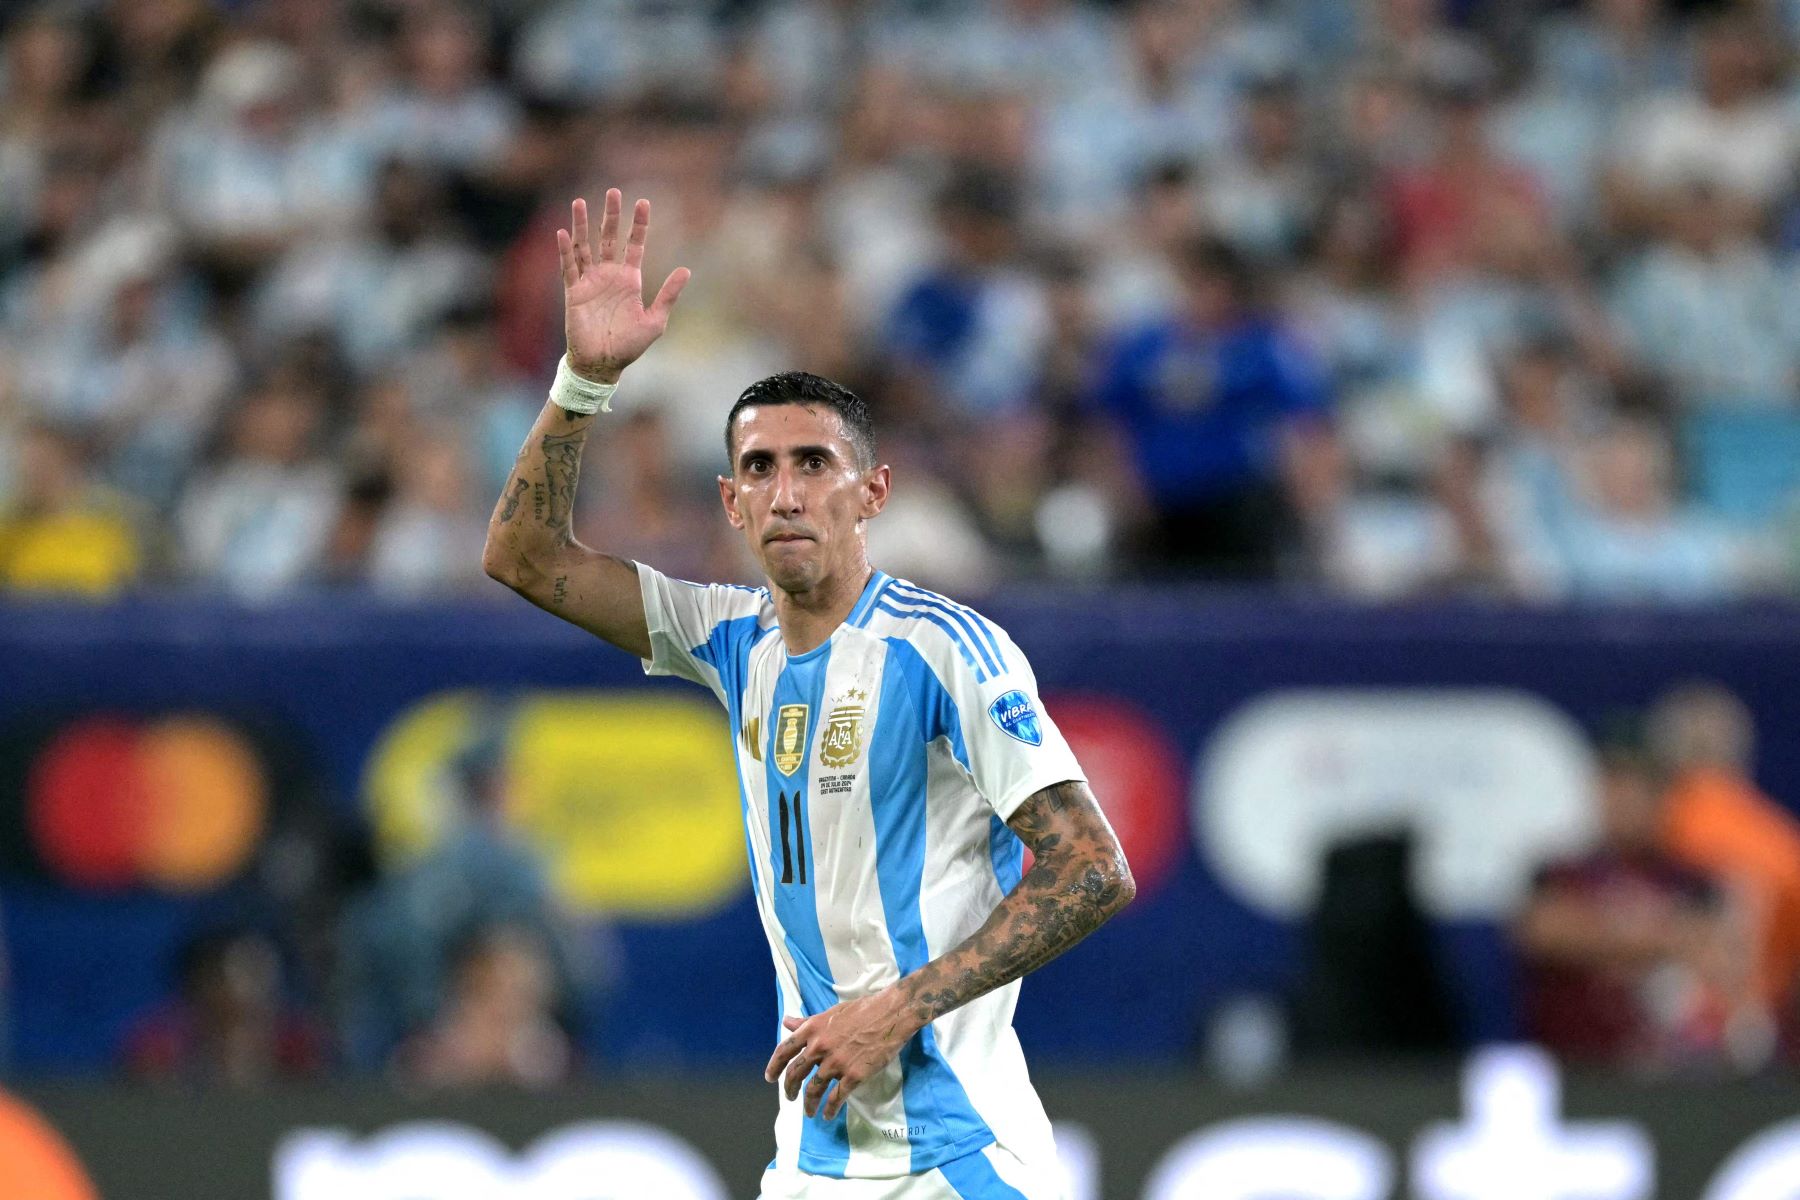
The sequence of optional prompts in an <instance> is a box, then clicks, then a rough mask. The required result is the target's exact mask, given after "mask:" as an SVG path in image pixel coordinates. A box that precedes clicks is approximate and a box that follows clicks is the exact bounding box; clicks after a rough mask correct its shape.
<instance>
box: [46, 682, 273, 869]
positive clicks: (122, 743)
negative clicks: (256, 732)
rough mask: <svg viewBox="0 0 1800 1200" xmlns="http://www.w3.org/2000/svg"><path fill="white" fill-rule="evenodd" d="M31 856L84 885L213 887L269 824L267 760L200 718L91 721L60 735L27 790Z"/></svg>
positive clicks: (240, 862) (236, 736)
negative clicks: (32, 848) (36, 856)
mask: <svg viewBox="0 0 1800 1200" xmlns="http://www.w3.org/2000/svg"><path fill="white" fill-rule="evenodd" d="M25 803H26V813H25V817H26V824H27V826H28V828H29V831H30V836H31V840H32V844H33V847H34V848H35V850H36V851H37V854H38V857H39V858H40V859H41V860H42V861H43V862H44V864H45V865H46V866H48V867H49V868H50V870H51V871H52V872H53V873H54V874H55V875H57V876H58V877H60V878H62V879H63V880H64V881H65V882H68V883H71V884H75V885H77V886H83V887H93V888H122V887H130V886H134V885H148V886H152V887H159V888H163V889H166V890H170V891H199V890H204V889H207V888H211V887H214V886H216V885H218V884H219V883H221V882H223V881H225V880H227V879H229V878H231V877H232V876H233V875H235V874H237V873H238V872H239V871H240V870H242V869H243V867H244V865H245V864H246V863H247V862H248V861H249V859H250V856H251V854H252V853H253V852H254V851H255V848H256V845H257V843H258V842H259V841H260V840H261V838H262V834H263V830H264V828H265V826H266V824H267V821H268V812H269V787H268V780H267V777H266V773H265V771H264V768H263V764H262V760H261V758H260V757H259V756H258V754H257V753H256V751H255V750H254V749H253V748H252V747H251V746H250V745H249V744H248V743H247V742H246V741H245V740H244V738H243V737H242V736H241V735H240V734H239V733H237V732H236V731H235V730H233V729H232V728H230V727H229V726H227V725H224V724H222V723H220V722H219V721H216V720H213V719H211V718H207V717H201V716H177V717H168V718H164V719H161V720H153V721H136V720H129V719H122V718H116V717H91V718H87V719H84V720H81V721H78V722H77V723H75V724H73V725H70V726H68V727H66V728H64V729H63V730H61V731H59V732H58V733H57V734H56V736H55V737H54V738H52V739H51V740H50V741H49V743H48V744H47V745H45V746H44V748H43V750H42V751H41V752H40V753H39V754H38V755H37V756H36V759H35V761H34V762H33V764H32V766H31V769H30V772H29V774H28V776H27V779H26V786H25Z"/></svg>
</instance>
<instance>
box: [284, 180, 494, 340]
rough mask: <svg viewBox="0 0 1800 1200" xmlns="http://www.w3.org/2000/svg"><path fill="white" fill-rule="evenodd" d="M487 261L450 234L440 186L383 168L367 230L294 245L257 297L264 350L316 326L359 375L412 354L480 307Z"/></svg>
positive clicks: (435, 182)
mask: <svg viewBox="0 0 1800 1200" xmlns="http://www.w3.org/2000/svg"><path fill="white" fill-rule="evenodd" d="M487 275H488V269H487V265H486V263H485V261H484V260H483V259H482V258H481V257H480V256H479V255H478V254H477V253H476V252H475V250H474V249H473V247H471V246H470V245H469V244H468V242H467V240H466V239H465V238H463V237H462V236H461V235H460V234H459V233H458V232H456V231H454V230H453V229H451V228H448V220H447V217H446V206H445V201H444V195H443V188H442V181H441V180H440V179H439V178H438V177H437V176H435V175H433V174H431V173H430V172H429V171H428V170H426V169H423V168H420V167H416V166H412V165H410V164H407V163H405V162H402V161H400V160H398V159H391V160H389V161H388V162H387V163H385V164H384V165H383V166H382V168H381V170H380V173H379V176H378V179H377V182H376V187H375V203H374V211H373V212H372V213H371V215H370V221H369V224H368V227H367V228H365V229H358V230H356V231H353V232H351V233H349V234H348V235H345V236H341V237H332V238H327V239H322V240H306V241H302V242H299V243H298V244H296V245H295V246H294V247H293V249H292V250H290V251H289V252H288V253H287V254H286V255H284V256H283V257H282V258H281V260H280V261H279V262H278V263H277V264H276V266H275V267H274V268H273V269H272V270H271V271H270V272H269V273H268V275H267V277H266V279H264V280H263V282H262V283H261V284H260V285H259V287H258V294H257V295H256V297H255V299H254V305H255V312H256V325H257V329H258V331H259V333H260V334H261V336H262V338H263V339H264V340H265V342H266V343H268V344H274V345H279V344H281V343H282V342H284V341H286V340H287V339H289V338H293V337H296V336H299V335H302V334H307V333H312V332H314V331H316V330H322V331H325V332H327V333H329V334H330V335H331V337H332V338H333V339H334V341H335V344H336V345H337V347H338V348H339V349H340V350H341V352H342V353H343V355H344V356H345V358H346V359H347V360H348V361H349V363H350V364H351V366H352V367H354V368H355V369H356V370H357V371H359V372H361V373H364V374H368V373H371V372H373V371H374V370H376V368H378V367H379V366H380V365H381V364H382V363H384V362H388V361H392V360H393V359H395V358H397V357H400V356H403V355H405V354H407V353H409V352H411V351H413V350H415V349H417V348H418V347H419V346H420V345H421V344H423V342H424V340H425V339H426V338H427V337H428V336H429V334H430V333H431V331H432V330H433V328H434V327H435V326H436V324H437V322H438V321H439V320H441V319H442V318H443V317H444V316H445V315H446V314H448V313H449V312H450V311H451V310H453V309H455V308H456V307H458V306H459V305H464V304H468V303H470V302H471V301H478V300H479V299H481V297H482V295H483V289H484V288H485V287H486V286H487V284H488V280H487Z"/></svg>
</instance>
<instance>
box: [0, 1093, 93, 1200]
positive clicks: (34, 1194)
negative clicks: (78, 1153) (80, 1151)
mask: <svg viewBox="0 0 1800 1200" xmlns="http://www.w3.org/2000/svg"><path fill="white" fill-rule="evenodd" d="M99 1195H100V1193H99V1192H98V1191H96V1190H95V1188H94V1185H93V1184H92V1183H91V1182H90V1181H89V1180H88V1177H87V1173H86V1172H85V1171H83V1170H82V1169H81V1163H80V1161H79V1160H78V1159H77V1158H76V1157H75V1153H74V1151H72V1150H70V1149H69V1146H68V1143H66V1142H64V1141H63V1140H62V1138H61V1137H59V1136H58V1135H57V1133H56V1130H54V1129H52V1128H50V1125H49V1122H47V1121H45V1120H44V1119H43V1118H42V1117H40V1116H39V1115H38V1114H37V1113H36V1112H34V1111H32V1110H31V1109H30V1108H27V1107H26V1106H25V1105H24V1104H23V1103H22V1102H20V1101H19V1100H16V1099H14V1098H13V1097H11V1096H8V1095H7V1094H6V1093H5V1092H0V1196H16V1197H19V1198H20V1200H27V1198H29V1200H99Z"/></svg>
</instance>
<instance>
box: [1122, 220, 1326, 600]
mask: <svg viewBox="0 0 1800 1200" xmlns="http://www.w3.org/2000/svg"><path fill="white" fill-rule="evenodd" d="M1180 269H1181V274H1182V287H1183V295H1182V298H1181V303H1180V305H1179V306H1178V307H1177V308H1175V309H1174V311H1171V312H1169V313H1168V314H1166V315H1165V316H1164V317H1163V318H1162V319H1160V320H1158V321H1156V322H1154V323H1152V324H1150V325H1148V326H1146V327H1143V328H1140V329H1136V330H1133V331H1131V332H1129V333H1127V334H1125V335H1124V337H1123V338H1122V339H1121V341H1120V342H1119V344H1118V345H1117V347H1116V348H1115V349H1114V350H1113V351H1112V353H1111V355H1110V358H1109V361H1108V362H1107V364H1106V366H1105V369H1104V371H1103V374H1102V376H1101V379H1100V382H1099V385H1098V390H1097V392H1096V395H1095V401H1096V404H1097V407H1098V408H1099V409H1100V411H1102V412H1103V413H1104V414H1105V415H1106V416H1107V417H1108V418H1110V419H1111V420H1112V421H1113V422H1114V423H1115V424H1116V425H1117V427H1118V429H1119V430H1120V432H1121V434H1122V436H1123V437H1124V439H1125V441H1126V442H1127V443H1128V444H1129V445H1130V447H1131V451H1132V457H1133V459H1134V461H1135V463H1136V466H1137V470H1138V473H1139V475H1140V477H1141V478H1142V481H1143V487H1144V490H1145V492H1146V493H1147V495H1148V496H1149V499H1150V504H1151V506H1152V508H1153V517H1152V525H1151V528H1150V530H1149V531H1148V536H1149V551H1150V554H1151V561H1152V562H1154V563H1157V564H1159V565H1164V566H1168V565H1177V566H1182V567H1186V568H1189V569H1196V570H1200V571H1203V572H1206V573H1209V574H1213V575H1220V576H1238V577H1261V578H1269V577H1272V576H1273V575H1274V574H1275V570H1276V565H1277V560H1278V557H1279V555H1280V553H1281V551H1282V550H1283V549H1284V548H1285V547H1287V546H1289V545H1291V543H1292V535H1293V533H1294V531H1295V530H1296V529H1297V528H1298V525H1299V521H1300V520H1301V519H1303V518H1305V517H1307V516H1310V515H1313V513H1312V511H1311V510H1312V509H1313V507H1314V505H1315V503H1316V502H1317V501H1318V500H1320V499H1321V498H1322V496H1321V493H1322V489H1323V487H1324V486H1325V484H1326V481H1327V480H1328V478H1329V476H1330V475H1331V473H1332V471H1333V462H1334V458H1335V455H1334V451H1333V444H1334V435H1333V434H1332V433H1331V430H1330V425H1329V417H1330V396H1329V395H1328V393H1327V391H1326V388H1325V385H1324V380H1323V378H1322V375H1321V373H1320V372H1319V370H1318V367H1317V364H1316V363H1315V362H1314V361H1313V360H1312V358H1311V356H1310V355H1309V354H1308V352H1307V351H1306V350H1304V349H1303V348H1302V347H1301V346H1300V345H1299V344H1298V343H1297V341H1296V340H1295V339H1294V337H1293V335H1292V333H1291V332H1290V331H1289V330H1288V328H1287V327H1286V325H1285V323H1284V322H1282V321H1281V319H1279V318H1278V317H1274V316H1271V315H1269V314H1267V313H1264V312H1261V311H1259V310H1258V309H1257V307H1256V306H1255V301H1254V299H1253V297H1252V295H1251V286H1252V278H1251V273H1250V269H1249V266H1248V264H1247V263H1246V262H1245V261H1244V259H1243V257H1242V256H1241V255H1239V254H1238V253H1237V252H1236V251H1235V250H1232V249H1231V248H1230V247H1229V246H1227V245H1225V244H1224V243H1223V242H1220V241H1217V240H1216V239H1210V238H1200V239H1196V240H1194V241H1192V242H1190V243H1189V245H1188V246H1187V247H1186V248H1185V250H1184V253H1183V257H1182V260H1181V263H1180Z"/></svg>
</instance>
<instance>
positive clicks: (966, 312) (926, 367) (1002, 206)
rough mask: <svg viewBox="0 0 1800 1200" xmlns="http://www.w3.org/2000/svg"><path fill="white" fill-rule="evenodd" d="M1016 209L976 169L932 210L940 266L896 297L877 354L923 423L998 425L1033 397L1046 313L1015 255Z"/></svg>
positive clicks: (1039, 291) (1007, 183) (1002, 182)
mask: <svg viewBox="0 0 1800 1200" xmlns="http://www.w3.org/2000/svg"><path fill="white" fill-rule="evenodd" d="M1018 206H1019V196H1018V194H1017V188H1016V186H1015V185H1014V183H1013V182H1012V181H1011V180H1009V179H1007V178H1005V177H1004V176H1001V175H999V174H997V173H994V172H991V171H978V170H974V169H969V170H966V171H964V172H963V173H961V174H960V175H959V176H958V177H957V178H956V179H955V180H953V181H952V182H951V184H950V185H949V186H948V187H947V188H946V190H945V192H944V195H943V196H942V197H941V198H940V200H939V202H938V213H939V218H940V220H941V222H942V226H943V231H944V235H945V245H946V253H945V257H944V259H943V261H942V262H940V263H939V264H938V265H937V266H935V267H933V268H932V269H931V270H929V271H927V272H926V273H925V274H924V275H923V276H921V277H920V278H918V279H917V280H916V281H915V282H914V283H913V284H912V285H911V286H910V287H909V288H907V289H906V291H905V293H904V294H903V295H902V296H901V298H900V303H899V306H898V307H897V309H896V310H895V312H894V314H893V317H892V318H891V320H890V322H889V325H888V330H887V333H886V337H885V339H884V346H883V349H884V350H885V351H886V353H887V354H888V356H889V357H890V358H891V359H892V360H893V363H894V365H895V367H896V368H897V369H898V370H900V371H901V372H903V373H905V374H907V375H909V376H911V377H913V378H915V379H916V381H917V384H918V386H919V387H920V388H921V389H922V391H923V393H924V395H923V396H922V397H921V400H922V402H923V403H926V404H928V405H930V407H929V408H927V409H926V411H925V413H924V414H922V415H924V416H925V417H926V418H927V419H943V420H946V421H950V422H961V421H968V420H981V419H983V418H990V417H996V416H1005V415H1007V414H1009V413H1012V412H1016V411H1017V410H1018V409H1020V408H1022V407H1024V406H1025V405H1026V404H1028V403H1030V401H1031V398H1032V396H1033V394H1034V393H1035V391H1036V386H1037V381H1038V371H1039V365H1040V362H1041V360H1042V358H1043V355H1044V353H1045V350H1046V342H1047V340H1048V337H1049V333H1050V328H1049V317H1050V314H1049V311H1048V305H1047V304H1046V298H1045V296H1044V292H1043V287H1042V285H1041V284H1040V283H1039V282H1038V280H1037V279H1036V278H1035V277H1034V276H1033V275H1031V274H1030V273H1029V272H1028V271H1027V270H1026V269H1025V264H1024V263H1023V262H1022V261H1021V259H1020V256H1019V246H1018V235H1017V228H1016V226H1017V222H1018V219H1019V217H1018ZM938 406H941V408H939V407H938Z"/></svg>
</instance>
